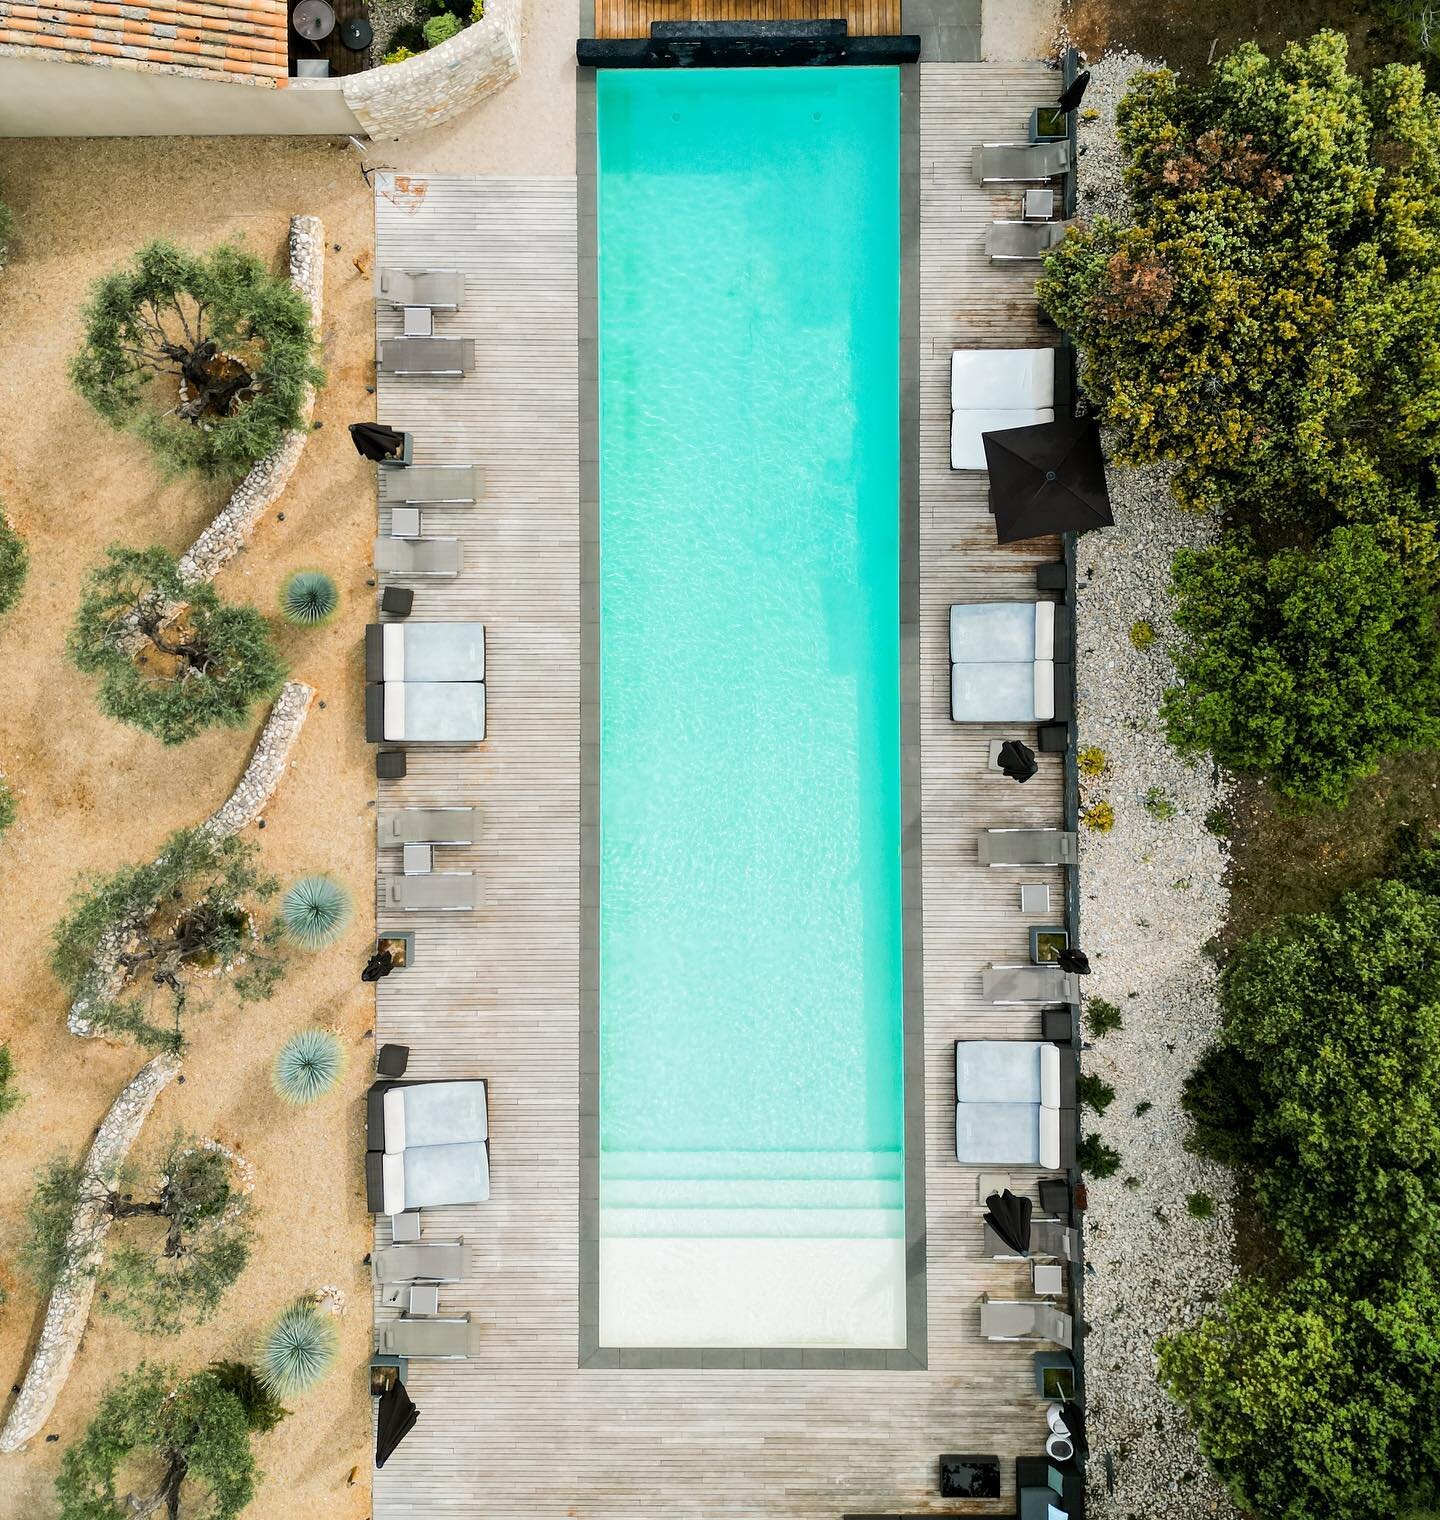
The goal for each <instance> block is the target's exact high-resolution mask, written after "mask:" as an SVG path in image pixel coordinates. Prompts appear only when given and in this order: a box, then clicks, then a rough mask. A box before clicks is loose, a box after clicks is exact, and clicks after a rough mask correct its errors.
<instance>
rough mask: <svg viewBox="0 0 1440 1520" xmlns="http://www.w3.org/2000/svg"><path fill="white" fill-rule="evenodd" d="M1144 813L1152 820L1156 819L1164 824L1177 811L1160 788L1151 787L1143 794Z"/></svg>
mask: <svg viewBox="0 0 1440 1520" xmlns="http://www.w3.org/2000/svg"><path fill="white" fill-rule="evenodd" d="M1145 811H1146V812H1147V813H1149V815H1150V816H1151V817H1152V818H1158V819H1159V820H1160V822H1161V823H1164V822H1165V821H1166V820H1167V819H1170V818H1173V817H1174V816H1175V814H1176V811H1177V809H1176V807H1175V804H1174V803H1173V802H1172V801H1171V800H1170V798H1169V797H1167V796H1166V795H1165V793H1164V791H1163V790H1162V789H1161V788H1160V787H1158V786H1152V787H1151V788H1150V790H1149V791H1148V792H1146V793H1145Z"/></svg>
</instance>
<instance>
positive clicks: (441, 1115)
mask: <svg viewBox="0 0 1440 1520" xmlns="http://www.w3.org/2000/svg"><path fill="white" fill-rule="evenodd" d="M382 1102H383V1105H384V1112H385V1149H386V1151H387V1153H390V1154H394V1153H395V1152H397V1151H403V1150H406V1149H408V1148H410V1147H414V1146H421V1145H451V1144H455V1143H457V1142H460V1141H463V1140H484V1139H486V1138H487V1137H488V1135H489V1133H490V1131H489V1127H488V1122H487V1120H488V1115H487V1111H486V1105H485V1084H484V1083H483V1082H416V1083H415V1084H414V1085H413V1086H403V1087H392V1088H391V1089H390V1090H389V1091H388V1092H387V1093H386V1094H385V1095H384V1098H383V1100H382Z"/></svg>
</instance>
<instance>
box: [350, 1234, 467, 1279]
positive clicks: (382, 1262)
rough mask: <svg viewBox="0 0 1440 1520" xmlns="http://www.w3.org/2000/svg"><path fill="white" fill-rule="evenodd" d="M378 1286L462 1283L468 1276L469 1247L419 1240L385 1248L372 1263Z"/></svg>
mask: <svg viewBox="0 0 1440 1520" xmlns="http://www.w3.org/2000/svg"><path fill="white" fill-rule="evenodd" d="M371 1266H372V1268H373V1271H374V1276H375V1281H376V1282H378V1283H412V1282H430V1283H445V1282H459V1281H460V1279H461V1278H462V1277H463V1276H464V1275H465V1243H464V1242H463V1241H460V1240H415V1241H410V1242H408V1243H407V1244H405V1245H394V1246H382V1247H381V1248H380V1249H379V1250H378V1251H376V1253H375V1255H374V1257H373V1258H372V1260H371Z"/></svg>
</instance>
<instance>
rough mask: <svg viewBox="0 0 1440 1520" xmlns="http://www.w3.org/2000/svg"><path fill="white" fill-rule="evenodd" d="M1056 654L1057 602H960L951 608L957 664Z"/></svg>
mask: <svg viewBox="0 0 1440 1520" xmlns="http://www.w3.org/2000/svg"><path fill="white" fill-rule="evenodd" d="M1054 657H1055V603H1054V602H1046V601H1040V602H957V603H956V604H955V605H954V606H952V607H951V609H950V658H951V660H953V661H955V662H956V663H957V664H959V663H962V662H963V663H965V664H972V665H973V664H985V663H990V662H992V661H1007V660H1034V659H1036V658H1039V659H1042V660H1050V659H1054Z"/></svg>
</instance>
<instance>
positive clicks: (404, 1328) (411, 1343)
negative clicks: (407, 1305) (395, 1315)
mask: <svg viewBox="0 0 1440 1520" xmlns="http://www.w3.org/2000/svg"><path fill="white" fill-rule="evenodd" d="M375 1349H376V1350H377V1351H378V1352H381V1353H382V1354H385V1355H389V1356H408V1357H409V1358H410V1359H411V1360H412V1361H463V1360H464V1359H465V1358H467V1357H474V1356H479V1355H480V1326H479V1325H478V1324H476V1323H474V1322H473V1321H472V1320H471V1318H470V1316H469V1315H468V1314H466V1315H462V1316H460V1317H458V1318H454V1319H451V1318H448V1317H447V1318H444V1319H438V1318H436V1319H392V1320H388V1321H387V1322H386V1323H385V1324H382V1325H378V1326H377V1327H376V1330H375Z"/></svg>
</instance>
